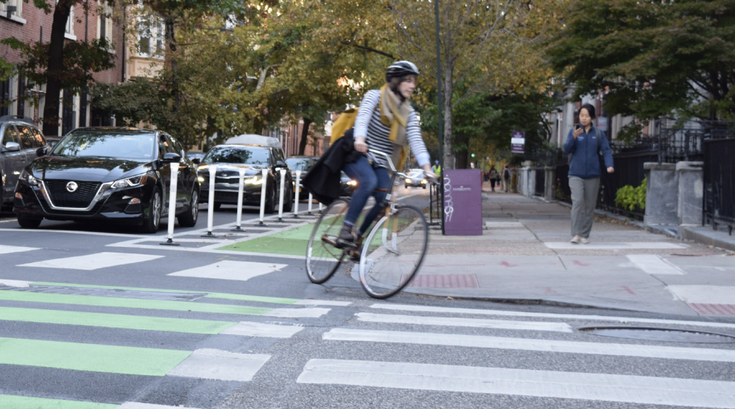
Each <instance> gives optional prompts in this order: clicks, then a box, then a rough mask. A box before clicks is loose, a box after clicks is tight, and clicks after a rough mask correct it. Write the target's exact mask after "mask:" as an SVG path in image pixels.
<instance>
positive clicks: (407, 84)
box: [398, 75, 416, 99]
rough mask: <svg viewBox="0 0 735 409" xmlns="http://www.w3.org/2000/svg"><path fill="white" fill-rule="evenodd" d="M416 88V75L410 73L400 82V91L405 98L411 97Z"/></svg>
mask: <svg viewBox="0 0 735 409" xmlns="http://www.w3.org/2000/svg"><path fill="white" fill-rule="evenodd" d="M415 89H416V76H415V75H408V76H406V78H405V79H404V80H403V82H401V83H400V84H398V92H400V93H401V95H403V98H406V99H408V98H411V94H413V90H415Z"/></svg>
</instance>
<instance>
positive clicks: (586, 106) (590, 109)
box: [577, 104, 596, 119]
mask: <svg viewBox="0 0 735 409" xmlns="http://www.w3.org/2000/svg"><path fill="white" fill-rule="evenodd" d="M583 109H586V110H587V113H588V114H590V118H592V119H595V118H596V116H595V107H594V106H592V104H584V105H582V107H581V108H579V110H580V111H581V110H583ZM577 115H579V114H577Z"/></svg>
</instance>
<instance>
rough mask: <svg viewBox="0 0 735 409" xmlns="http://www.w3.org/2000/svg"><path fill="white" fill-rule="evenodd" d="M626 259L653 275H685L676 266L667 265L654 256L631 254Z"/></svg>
mask: <svg viewBox="0 0 735 409" xmlns="http://www.w3.org/2000/svg"><path fill="white" fill-rule="evenodd" d="M626 257H628V260H630V261H631V262H633V264H635V265H636V267H638V268H640V269H641V270H643V271H644V272H646V273H648V274H651V275H664V274H666V275H684V272H683V271H681V270H679V269H678V268H677V267H676V266H674V265H671V264H669V263H667V262H666V261H665V260H663V259H662V258H661V257H659V256H657V255H654V254H629V255H627V256H626Z"/></svg>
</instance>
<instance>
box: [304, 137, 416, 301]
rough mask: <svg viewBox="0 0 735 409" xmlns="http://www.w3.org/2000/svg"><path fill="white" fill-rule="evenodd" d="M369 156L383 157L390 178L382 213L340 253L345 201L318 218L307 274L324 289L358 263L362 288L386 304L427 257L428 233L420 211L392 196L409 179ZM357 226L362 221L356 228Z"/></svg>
mask: <svg viewBox="0 0 735 409" xmlns="http://www.w3.org/2000/svg"><path fill="white" fill-rule="evenodd" d="M370 152H372V153H375V154H378V155H382V156H384V157H385V158H386V159H387V162H388V165H389V166H390V170H391V173H392V175H391V185H390V186H391V188H390V190H389V191H388V194H387V195H386V197H385V200H384V201H383V203H382V204H383V205H384V206H385V208H384V210H383V213H381V215H379V216H378V218H377V220H378V222H377V223H375V224H374V225H373V226H372V227H371V229H370V230H369V231H368V232H366V235H365V236H364V239H363V240H362V241H361V242H358V243H356V244H355V246H348V247H344V248H338V247H337V237H338V236H339V232H340V229H341V228H342V224H343V222H344V217H345V214H346V213H347V208H348V206H349V198H340V199H338V200H336V201H334V202H332V203H331V204H330V205H329V206H328V207H327V208H326V209H325V210H324V211H323V212H322V214H321V216H319V219H318V220H317V222H316V224H315V225H314V228H313V229H312V232H311V236H310V237H309V244H308V247H307V250H306V274H307V276H308V277H309V280H310V281H311V282H313V283H315V284H322V283H324V282H326V281H327V280H328V279H329V278H330V277H332V275H334V273H336V272H337V270H339V267H340V266H341V265H343V264H346V263H348V262H350V261H357V262H358V266H359V275H360V284H361V285H362V288H363V289H364V290H365V292H367V293H368V295H370V296H371V297H373V298H379V299H384V298H388V297H391V296H393V295H395V294H397V293H398V292H399V291H401V290H402V289H403V288H404V287H406V286H407V285H408V284H409V283H410V282H411V280H412V279H413V278H414V276H415V275H416V273H417V272H418V270H419V268H420V267H421V264H422V263H423V260H424V256H425V255H426V249H427V246H428V243H429V229H428V224H427V223H426V218H425V217H424V214H423V212H422V211H420V210H419V209H417V208H416V207H414V206H409V205H403V204H399V203H398V202H397V201H396V199H395V195H393V194H392V192H393V187H394V186H395V183H396V181H397V180H399V179H398V178H403V179H405V178H407V177H408V175H406V174H405V173H402V172H399V171H398V170H396V168H395V166H394V165H393V162H392V161H391V158H390V157H389V156H388V155H386V154H384V153H382V152H378V151H375V150H370ZM375 205H377V203H376V204H375ZM359 223H360V220H358V223H356V225H358V224H359Z"/></svg>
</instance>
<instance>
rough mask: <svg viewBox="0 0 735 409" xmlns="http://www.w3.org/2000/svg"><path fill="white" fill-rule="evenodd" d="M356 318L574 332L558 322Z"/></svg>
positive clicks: (383, 316)
mask: <svg viewBox="0 0 735 409" xmlns="http://www.w3.org/2000/svg"><path fill="white" fill-rule="evenodd" d="M355 316H356V317H357V319H358V320H360V321H366V322H383V323H393V324H409V325H438V326H449V327H473V328H496V329H517V330H528V331H556V332H572V327H571V326H569V324H564V323H556V322H532V321H527V322H524V321H507V320H483V319H474V318H457V317H422V316H414V315H386V314H371V313H367V312H360V313H357V314H355Z"/></svg>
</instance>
